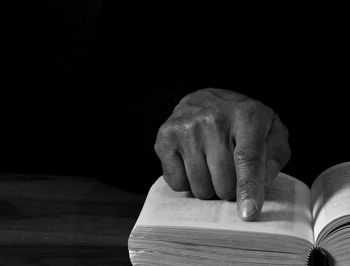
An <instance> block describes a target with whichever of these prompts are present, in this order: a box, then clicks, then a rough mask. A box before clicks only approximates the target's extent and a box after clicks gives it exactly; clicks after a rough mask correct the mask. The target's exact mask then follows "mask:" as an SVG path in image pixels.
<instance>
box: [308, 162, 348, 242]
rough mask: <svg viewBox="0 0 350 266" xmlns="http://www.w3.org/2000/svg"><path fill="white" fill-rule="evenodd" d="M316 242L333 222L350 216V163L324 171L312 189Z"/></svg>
mask: <svg viewBox="0 0 350 266" xmlns="http://www.w3.org/2000/svg"><path fill="white" fill-rule="evenodd" d="M311 193H312V206H313V208H312V215H313V217H314V220H315V221H314V235H315V241H316V239H317V237H318V235H319V234H320V232H321V231H322V229H323V228H324V227H325V226H326V225H327V224H328V223H330V222H331V221H333V220H335V219H337V218H340V217H342V216H345V215H350V162H346V163H342V164H338V165H335V166H333V167H331V168H329V169H327V170H326V171H324V172H323V173H322V174H321V175H320V176H319V177H317V179H316V180H315V182H314V183H313V184H312V187H311Z"/></svg>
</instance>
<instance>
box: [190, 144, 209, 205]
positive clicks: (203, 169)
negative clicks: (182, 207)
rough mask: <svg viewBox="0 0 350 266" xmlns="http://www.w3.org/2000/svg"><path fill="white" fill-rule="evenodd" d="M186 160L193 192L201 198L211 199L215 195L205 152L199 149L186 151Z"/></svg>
mask: <svg viewBox="0 0 350 266" xmlns="http://www.w3.org/2000/svg"><path fill="white" fill-rule="evenodd" d="M184 162H185V169H186V173H187V177H188V180H189V183H190V186H191V191H192V194H193V195H194V196H195V197H196V198H199V199H210V198H212V197H213V196H214V195H215V191H214V188H213V183H212V181H211V177H210V173H209V170H208V166H207V164H206V162H205V158H204V154H203V153H202V152H200V151H199V150H195V151H192V152H186V153H184Z"/></svg>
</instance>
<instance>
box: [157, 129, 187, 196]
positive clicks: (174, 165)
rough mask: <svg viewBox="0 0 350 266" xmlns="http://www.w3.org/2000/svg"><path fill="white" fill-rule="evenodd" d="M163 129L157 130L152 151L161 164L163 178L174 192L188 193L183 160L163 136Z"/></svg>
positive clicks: (174, 147) (169, 141)
mask: <svg viewBox="0 0 350 266" xmlns="http://www.w3.org/2000/svg"><path fill="white" fill-rule="evenodd" d="M162 131H163V129H161V130H159V132H158V136H157V141H156V143H155V145H154V150H155V152H156V154H157V156H158V158H159V160H160V162H161V165H162V170H163V177H164V180H165V181H166V182H167V183H168V185H169V186H170V187H171V188H172V189H173V190H175V191H188V190H190V184H189V182H188V180H187V175H186V171H185V166H184V163H183V160H182V158H181V156H180V154H179V153H178V151H177V150H176V146H175V145H174V144H173V142H172V141H171V140H170V139H168V138H167V137H166V136H164V134H163V133H164V132H162Z"/></svg>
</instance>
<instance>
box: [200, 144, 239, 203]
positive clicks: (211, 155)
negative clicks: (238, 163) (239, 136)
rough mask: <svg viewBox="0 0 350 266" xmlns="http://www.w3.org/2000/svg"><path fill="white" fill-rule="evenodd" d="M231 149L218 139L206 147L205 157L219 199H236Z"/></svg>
mask: <svg viewBox="0 0 350 266" xmlns="http://www.w3.org/2000/svg"><path fill="white" fill-rule="evenodd" d="M233 150H234V149H233V148H232V150H231V149H230V147H229V145H228V144H227V143H225V142H223V141H221V140H220V139H218V138H212V141H210V142H209V143H208V145H207V150H206V157H207V164H208V168H209V172H210V175H211V179H212V182H213V186H214V190H215V193H216V195H217V196H218V197H219V198H220V199H224V200H230V199H235V198H236V172H235V166H234V161H233Z"/></svg>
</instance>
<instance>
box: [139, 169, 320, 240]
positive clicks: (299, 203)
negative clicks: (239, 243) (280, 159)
mask: <svg viewBox="0 0 350 266" xmlns="http://www.w3.org/2000/svg"><path fill="white" fill-rule="evenodd" d="M310 201H311V194H310V190H309V188H308V187H307V186H306V185H305V184H304V183H302V182H301V181H299V180H297V179H295V178H293V177H291V176H288V175H286V174H283V173H280V174H279V176H278V177H277V179H276V182H275V183H274V184H273V187H271V188H268V189H266V196H265V202H264V205H263V209H262V213H261V215H260V217H259V219H258V221H254V222H244V221H242V220H240V218H239V216H238V213H237V206H236V202H233V201H224V200H199V199H196V198H193V197H192V196H191V193H189V192H174V191H173V190H172V189H171V188H170V187H169V186H168V185H167V184H166V182H165V181H164V179H163V178H162V177H161V178H159V179H158V180H157V182H156V183H155V184H154V185H153V186H152V188H151V190H150V193H149V195H148V196H147V199H146V202H145V205H144V207H143V210H142V212H141V214H140V216H139V219H138V221H137V223H136V225H142V226H170V227H197V228H211V229H226V230H237V231H250V232H262V233H273V234H282V235H290V236H296V237H299V238H302V239H306V240H308V241H309V242H311V243H313V232H312V219H311V210H310ZM136 225H135V226H136Z"/></svg>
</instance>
